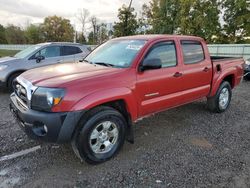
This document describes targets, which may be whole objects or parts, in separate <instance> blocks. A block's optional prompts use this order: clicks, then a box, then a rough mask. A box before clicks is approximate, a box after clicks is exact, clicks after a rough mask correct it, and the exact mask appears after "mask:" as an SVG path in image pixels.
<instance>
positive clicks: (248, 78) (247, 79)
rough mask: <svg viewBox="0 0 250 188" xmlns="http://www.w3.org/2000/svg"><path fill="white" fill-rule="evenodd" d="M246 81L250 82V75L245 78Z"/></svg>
mask: <svg viewBox="0 0 250 188" xmlns="http://www.w3.org/2000/svg"><path fill="white" fill-rule="evenodd" d="M244 80H246V81H250V73H249V74H248V75H246V76H244Z"/></svg>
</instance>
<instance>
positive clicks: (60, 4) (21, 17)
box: [0, 0, 150, 30]
mask: <svg viewBox="0 0 250 188" xmlns="http://www.w3.org/2000/svg"><path fill="white" fill-rule="evenodd" d="M149 1H150V0H134V1H133V4H132V6H133V7H135V9H136V11H140V8H141V6H142V4H143V3H148V2H149ZM129 2H130V0H41V1H37V0H0V24H2V25H4V26H6V25H7V24H14V25H18V26H21V27H25V26H26V25H27V24H28V23H41V22H43V19H44V18H45V17H46V16H52V15H58V16H62V17H65V18H68V19H70V21H71V24H73V25H75V27H76V28H77V30H79V24H78V23H77V19H76V14H77V11H78V10H79V9H80V8H85V9H88V10H89V12H90V14H91V15H95V16H96V17H97V18H99V19H101V20H102V21H103V22H106V23H111V22H114V21H116V20H117V13H118V8H120V7H121V6H122V4H126V5H128V4H129Z"/></svg>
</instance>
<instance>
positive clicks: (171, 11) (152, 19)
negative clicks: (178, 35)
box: [146, 0, 180, 34]
mask: <svg viewBox="0 0 250 188" xmlns="http://www.w3.org/2000/svg"><path fill="white" fill-rule="evenodd" d="M149 10H151V13H149V12H148V13H147V15H148V16H149V23H150V24H151V26H152V31H151V32H152V33H158V34H173V33H175V32H176V30H177V28H178V21H179V16H178V12H179V11H180V1H179V0H152V1H151V2H150V6H149ZM146 11H148V9H146Z"/></svg>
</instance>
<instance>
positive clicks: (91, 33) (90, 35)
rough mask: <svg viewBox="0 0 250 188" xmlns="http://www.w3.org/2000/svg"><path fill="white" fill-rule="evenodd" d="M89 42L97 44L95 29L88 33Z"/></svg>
mask: <svg viewBox="0 0 250 188" xmlns="http://www.w3.org/2000/svg"><path fill="white" fill-rule="evenodd" d="M88 44H90V45H95V44H96V39H95V36H94V32H93V31H91V32H90V33H89V35H88Z"/></svg>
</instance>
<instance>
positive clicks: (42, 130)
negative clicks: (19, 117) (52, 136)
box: [32, 121, 48, 137]
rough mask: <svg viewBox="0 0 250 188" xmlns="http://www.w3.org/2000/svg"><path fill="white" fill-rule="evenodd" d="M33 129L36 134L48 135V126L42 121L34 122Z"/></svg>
mask: <svg viewBox="0 0 250 188" xmlns="http://www.w3.org/2000/svg"><path fill="white" fill-rule="evenodd" d="M32 131H33V132H34V134H35V135H36V136H40V137H42V136H46V135H47V133H48V127H47V126H46V125H45V124H43V123H42V122H37V121H36V122H34V124H33V127H32Z"/></svg>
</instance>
